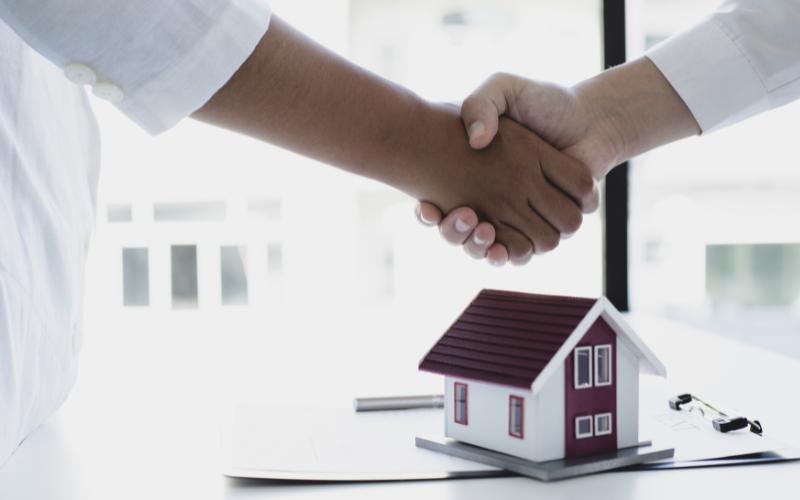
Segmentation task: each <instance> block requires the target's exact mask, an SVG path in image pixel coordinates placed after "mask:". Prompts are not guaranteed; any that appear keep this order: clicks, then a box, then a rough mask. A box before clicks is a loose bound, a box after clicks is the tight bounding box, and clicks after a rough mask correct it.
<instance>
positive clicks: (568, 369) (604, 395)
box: [564, 318, 617, 458]
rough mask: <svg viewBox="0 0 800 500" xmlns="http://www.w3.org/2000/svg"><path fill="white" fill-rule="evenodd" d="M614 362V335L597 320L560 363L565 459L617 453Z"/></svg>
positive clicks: (615, 345)
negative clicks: (561, 370) (564, 420)
mask: <svg viewBox="0 0 800 500" xmlns="http://www.w3.org/2000/svg"><path fill="white" fill-rule="evenodd" d="M616 361H617V335H616V333H614V330H612V329H611V327H610V326H608V324H607V323H606V322H605V321H604V320H603V319H602V318H598V319H597V321H596V322H595V323H594V324H593V325H592V326H591V328H589V331H588V332H586V335H584V337H583V338H582V339H581V341H580V342H578V346H577V347H576V348H575V349H574V350H573V352H572V353H571V354H570V355H569V356H568V357H567V359H566V361H565V363H564V372H565V376H566V383H565V392H566V394H565V411H564V415H565V418H566V426H565V430H566V435H565V436H564V437H565V441H566V443H565V444H566V446H565V452H566V457H567V458H574V457H580V456H583V455H592V454H595V453H602V452H606V451H613V450H616V449H617V428H616V426H617V418H616V411H617V373H616V372H617V370H616V366H617V363H616ZM576 368H577V370H576Z"/></svg>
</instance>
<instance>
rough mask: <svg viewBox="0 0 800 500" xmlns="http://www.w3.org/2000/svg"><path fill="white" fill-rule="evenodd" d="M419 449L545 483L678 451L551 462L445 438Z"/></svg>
mask: <svg viewBox="0 0 800 500" xmlns="http://www.w3.org/2000/svg"><path fill="white" fill-rule="evenodd" d="M416 442H417V446H418V447H420V448H425V449H428V450H433V451H438V452H441V453H445V454H447V455H452V456H454V457H458V458H463V459H466V460H472V461H473V462H478V463H482V464H486V465H492V466H494V467H500V468H502V469H505V470H508V471H511V472H516V473H517V474H522V475H523V476H528V477H532V478H534V479H539V480H541V481H555V480H558V479H568V478H571V477H577V476H584V475H586V474H594V473H595V472H603V471H608V470H612V469H619V468H620V467H628V466H630V465H636V464H640V463H643V462H650V461H653V460H661V459H663V458H670V457H672V456H673V455H674V453H675V449H674V448H654V447H653V446H652V445H650V444H647V445H644V446H635V447H633V448H622V449H618V450H614V451H610V452H606V453H599V454H596V455H590V456H584V457H579V458H568V459H561V460H551V461H549V462H533V461H531V460H525V459H524V458H518V457H514V456H512V455H506V454H505V453H500V452H497V451H492V450H487V449H486V448H481V447H479V446H473V445H471V444H467V443H462V442H461V441H457V440H455V439H450V438H446V437H444V436H425V437H418V438H417V439H416Z"/></svg>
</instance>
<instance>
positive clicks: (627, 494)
mask: <svg viewBox="0 0 800 500" xmlns="http://www.w3.org/2000/svg"><path fill="white" fill-rule="evenodd" d="M231 318H233V316H231ZM231 318H228V319H227V320H226V321H225V322H224V324H220V325H217V326H219V328H218V329H216V330H218V331H220V332H231V331H232V330H236V331H237V332H238V331H240V329H238V328H231V324H232V323H231V322H232V321H235V320H233V319H231ZM184 320H185V318H184ZM163 321H165V322H167V325H168V326H169V321H170V319H169V317H167V316H165V317H164V318H163ZM629 321H630V323H631V324H632V326H633V327H634V328H635V329H636V331H637V332H638V333H639V334H640V335H641V336H642V337H643V338H644V339H645V341H646V342H647V343H648V345H649V346H650V347H651V348H652V349H653V351H654V352H655V353H656V354H657V355H658V356H659V357H660V358H661V359H662V361H663V362H664V364H665V365H666V366H667V370H668V373H669V378H668V381H669V385H670V386H671V388H673V389H674V390H676V391H691V392H696V393H698V394H702V395H704V396H706V397H709V398H712V399H716V400H719V401H724V402H725V403H726V404H729V405H731V406H735V407H738V408H739V409H740V410H742V411H743V412H745V414H747V415H748V416H749V415H753V416H754V417H755V418H758V419H760V420H761V422H762V423H763V424H764V428H765V431H766V433H768V434H769V435H771V436H774V437H775V438H776V439H779V440H782V441H784V442H786V443H787V444H790V445H793V446H796V447H800V429H798V428H797V425H796V424H795V422H794V419H795V418H796V415H797V414H798V413H799V412H798V410H799V409H800V398H798V397H797V396H795V394H796V392H797V391H796V389H794V387H793V386H794V385H795V384H796V383H797V381H798V380H800V361H798V360H795V359H792V358H789V357H786V356H782V355H780V354H776V353H773V352H769V351H765V350H762V349H759V348H755V347H751V346H749V345H746V344H742V343H739V342H737V341H733V340H730V339H726V338H724V337H720V336H717V335H713V334H710V333H706V332H703V331H700V330H697V329H694V328H691V327H688V326H684V325H681V324H679V323H675V322H672V321H668V320H664V319H661V318H656V317H651V316H642V315H632V316H630V317H629ZM125 323H126V326H125V327H124V328H122V329H121V331H120V332H115V333H117V334H119V335H126V334H129V333H131V334H132V333H136V335H130V336H129V337H130V340H128V341H123V342H120V341H119V338H117V341H115V342H111V341H110V340H106V341H104V339H109V338H110V337H111V336H112V335H113V334H109V335H108V336H106V337H101V336H97V337H96V339H90V340H92V341H93V344H92V343H91V342H90V343H89V344H87V348H86V349H85V350H84V354H83V355H82V356H83V358H82V359H81V363H82V367H81V375H80V377H79V381H78V384H77V385H76V387H75V389H74V391H73V394H72V396H71V397H70V399H69V400H68V401H67V403H66V404H65V405H64V406H63V407H62V408H61V409H60V410H59V411H58V413H56V415H54V417H52V418H51V419H50V420H48V421H47V422H46V423H45V424H43V425H42V426H41V427H40V428H39V429H38V430H37V431H36V432H34V433H33V434H32V435H31V436H30V437H29V438H28V440H26V442H25V443H23V445H22V446H21V447H20V449H19V450H18V451H17V452H16V453H15V454H14V456H12V457H11V459H10V460H9V461H8V462H7V464H6V465H5V466H4V467H3V468H2V469H0V498H2V499H12V498H13V499H29V498H30V499H33V498H37V499H38V498H47V499H73V498H74V499H83V500H85V499H94V498H98V499H100V498H102V499H106V498H115V499H125V498H132V499H133V498H135V499H141V498H192V499H198V500H199V499H218V498H225V499H242V498H248V499H249V498H254V499H255V498H273V497H276V496H277V497H280V496H287V497H292V498H305V497H312V496H325V497H326V498H338V497H346V498H370V499H373V498H395V497H397V498H408V497H415V496H416V497H421V498H427V497H436V498H458V499H470V498H496V497H497V495H498V492H501V493H502V494H503V496H505V497H507V498H548V499H558V498H570V499H572V498H592V499H605V498H609V499H611V498H613V499H626V498H647V499H648V500H649V499H657V498H669V499H674V498H675V497H676V495H680V496H685V495H687V494H689V495H690V496H691V497H699V496H700V495H706V496H709V497H710V496H712V495H713V496H720V495H723V496H725V495H727V496H729V497H730V498H770V499H773V498H790V497H793V498H796V495H797V493H796V491H793V490H795V489H796V487H795V486H794V484H795V482H796V476H795V474H800V462H789V463H781V464H770V465H757V466H742V467H719V468H705V469H692V470H672V471H648V472H612V473H605V474H598V475H594V476H587V477H582V478H578V479H572V480H569V481H563V482H556V483H542V482H538V481H534V480H530V479H526V478H521V477H513V478H497V479H464V480H451V481H423V482H406V483H399V482H397V483H360V484H330V483H328V484H316V483H301V484H298V483H288V482H270V481H257V480H237V479H230V478H226V477H224V476H222V475H221V473H220V414H221V412H220V410H221V407H222V406H223V405H226V404H231V403H233V402H236V401H239V402H255V403H259V404H264V403H271V404H276V405H292V406H295V405H301V406H315V405H323V406H340V407H346V406H349V405H350V402H351V400H352V397H353V396H355V395H358V396H370V395H378V394H381V390H382V389H385V392H384V393H386V394H388V393H417V392H423V391H424V392H438V390H440V387H441V380H439V379H438V378H437V377H432V376H427V375H426V374H418V373H416V372H415V371H414V361H415V360H416V359H417V358H418V357H419V356H416V357H414V356H411V358H410V359H411V361H410V362H408V363H400V364H399V365H397V366H395V365H391V363H389V365H390V366H389V372H390V373H389V374H388V375H375V374H376V373H381V372H377V371H376V370H377V369H378V368H381V360H380V359H377V360H372V361H369V362H368V363H366V364H367V365H368V366H364V365H358V363H357V362H355V361H354V360H356V359H359V357H358V356H354V357H353V358H352V359H343V358H342V357H340V356H331V355H330V353H331V352H339V351H337V349H339V350H342V347H341V346H339V347H337V345H338V344H337V342H336V341H335V339H333V338H332V337H331V336H329V337H324V338H323V337H320V338H317V339H316V340H315V341H314V342H313V344H314V347H313V348H309V347H308V340H307V339H303V337H302V335H301V334H302V330H304V328H306V327H308V325H305V327H304V326H303V325H300V326H298V327H297V328H298V330H297V331H295V332H291V331H288V330H291V328H288V329H287V330H286V331H284V332H282V333H281V335H280V336H279V337H276V336H274V334H271V333H270V332H251V334H247V335H245V334H241V335H240V334H238V333H227V334H224V335H225V336H224V337H223V336H217V335H214V334H200V335H197V336H192V333H191V332H190V331H186V330H187V329H186V328H185V322H184V323H181V325H182V326H183V327H182V331H181V332H177V333H175V334H173V335H164V334H163V332H161V333H158V334H156V333H152V332H146V331H145V332H143V331H142V330H141V328H142V324H140V323H137V321H136V320H135V318H134V319H133V320H131V321H125ZM205 326H206V327H207V326H208V325H205ZM213 326H214V325H212V327H213ZM234 326H235V325H234ZM362 326H369V325H368V324H367V325H362ZM137 330H138V331H137ZM188 330H191V329H188ZM208 330H209V329H208V328H205V330H203V331H208ZM211 330H215V329H214V328H211ZM367 330H369V329H368V328H367ZM373 331H374V330H373ZM220 335H223V334H220ZM125 338H128V337H125ZM278 338H280V342H278V341H276V340H275V339H278ZM287 338H291V339H294V340H291V341H287V340H286V339H287ZM325 338H328V339H329V340H325ZM369 338H372V339H373V341H372V342H373V343H372V344H371V345H370V344H369V342H367V345H366V346H363V341H365V340H366V339H367V337H364V338H362V339H361V341H362V342H360V344H361V345H362V347H363V348H367V349H375V350H381V349H383V350H386V351H392V352H393V356H392V359H396V358H397V357H398V356H397V353H396V351H397V350H398V349H401V348H400V347H398V346H399V344H397V345H395V344H389V345H387V342H388V341H387V340H385V339H384V340H382V339H381V337H380V336H372V337H369ZM258 339H261V340H260V341H261V342H262V343H263V345H262V346H261V347H264V346H266V345H269V346H271V347H272V348H271V349H269V348H264V349H261V348H254V347H253V344H254V343H256V344H257V343H258V342H259V340H258ZM269 339H272V340H269ZM223 340H224V341H223ZM270 342H271V343H270ZM292 342H294V344H293V343H292ZM304 343H305V344H304ZM416 344H419V343H418V342H417V343H416ZM303 345H305V346H306V348H305V349H304V350H303V349H300V347H301V346H303ZM154 346H155V347H154ZM419 347H420V345H413V346H411V348H409V352H413V351H414V350H416V349H418V348H419ZM295 349H296V350H295ZM401 350H402V349H401ZM299 352H302V355H299V354H293V353H299ZM421 352H424V351H421ZM342 356H344V355H342ZM345 358H346V356H345ZM386 359H390V358H389V357H387V358H386ZM384 368H385V367H384ZM364 372H369V374H370V375H369V376H365V374H364ZM267 381H272V382H267ZM353 387H355V388H356V390H358V391H359V392H357V393H354V392H353V390H354V389H353ZM404 388H406V390H403V389H404ZM312 400H313V401H312Z"/></svg>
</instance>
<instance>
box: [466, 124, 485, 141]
mask: <svg viewBox="0 0 800 500" xmlns="http://www.w3.org/2000/svg"><path fill="white" fill-rule="evenodd" d="M485 133H486V125H484V124H483V122H482V121H480V120H478V121H476V122H475V123H473V124H472V125H470V126H469V142H472V141H474V140H475V139H477V138H478V137H480V136H482V135H483V134H485Z"/></svg>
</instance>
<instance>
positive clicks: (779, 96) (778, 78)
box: [645, 0, 800, 133]
mask: <svg viewBox="0 0 800 500" xmlns="http://www.w3.org/2000/svg"><path fill="white" fill-rule="evenodd" d="M645 55H646V56H647V57H648V58H649V59H650V60H651V61H653V63H654V64H655V65H656V66H657V67H658V69H659V70H660V71H661V72H662V73H663V74H664V76H665V77H666V78H667V80H669V82H670V84H672V86H673V87H674V88H675V90H676V91H677V92H678V94H679V95H680V96H681V98H682V99H683V100H684V102H685V103H686V105H687V106H688V107H689V109H690V110H691V112H692V114H693V115H694V117H695V119H696V120H697V122H698V124H699V125H700V127H701V129H702V130H703V132H704V133H709V132H713V131H715V130H718V129H721V128H723V127H726V126H728V125H732V124H734V123H736V122H739V121H742V120H744V119H746V118H749V117H751V116H754V115H756V114H758V113H762V112H764V111H767V110H769V109H773V108H776V107H779V106H783V105H784V104H788V103H790V102H792V101H794V100H796V99H798V98H800V0H739V1H727V2H725V3H724V4H722V5H721V6H720V8H719V9H718V10H717V11H716V12H714V13H713V14H711V15H710V16H709V17H708V18H706V19H705V20H703V21H702V22H700V23H699V24H697V25H696V26H694V27H693V28H691V29H689V30H687V31H685V32H683V33H680V34H678V35H676V36H674V37H672V38H670V39H668V40H666V41H664V42H662V43H661V44H659V45H657V46H656V47H653V48H652V49H651V50H649V51H648V52H647V53H646V54H645Z"/></svg>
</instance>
